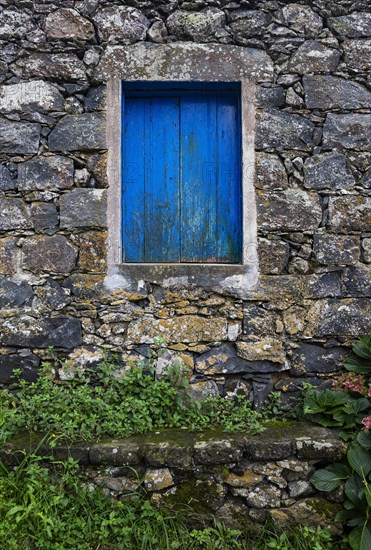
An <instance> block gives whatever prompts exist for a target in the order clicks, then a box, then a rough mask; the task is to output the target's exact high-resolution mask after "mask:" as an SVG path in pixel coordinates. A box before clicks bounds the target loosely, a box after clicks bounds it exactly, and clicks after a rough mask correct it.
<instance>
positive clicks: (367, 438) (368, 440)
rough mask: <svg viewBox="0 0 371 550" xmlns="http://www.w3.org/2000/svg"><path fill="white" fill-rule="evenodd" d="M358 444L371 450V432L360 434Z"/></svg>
mask: <svg viewBox="0 0 371 550" xmlns="http://www.w3.org/2000/svg"><path fill="white" fill-rule="evenodd" d="M357 442H358V443H359V444H360V445H361V446H362V447H364V448H365V449H367V450H368V451H370V450H371V432H369V431H368V432H363V431H362V432H359V434H358V435H357Z"/></svg>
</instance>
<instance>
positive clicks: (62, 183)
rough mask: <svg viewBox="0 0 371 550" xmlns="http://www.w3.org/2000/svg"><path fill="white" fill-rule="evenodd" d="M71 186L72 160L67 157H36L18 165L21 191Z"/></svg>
mask: <svg viewBox="0 0 371 550" xmlns="http://www.w3.org/2000/svg"><path fill="white" fill-rule="evenodd" d="M72 186H73V160H72V159H70V158H67V157H61V156H53V157H37V158H35V159H32V160H29V161H27V162H22V163H20V164H19V165H18V187H19V189H21V190H22V191H34V190H41V191H43V190H46V189H68V188H69V187H72Z"/></svg>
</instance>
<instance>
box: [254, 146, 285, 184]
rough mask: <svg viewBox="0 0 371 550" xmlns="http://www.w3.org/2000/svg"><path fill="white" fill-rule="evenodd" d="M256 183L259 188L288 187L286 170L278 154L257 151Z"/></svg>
mask: <svg viewBox="0 0 371 550" xmlns="http://www.w3.org/2000/svg"><path fill="white" fill-rule="evenodd" d="M254 185H255V187H257V188H258V189H287V187H288V179H287V174H286V170H285V167H284V165H283V162H282V161H281V160H280V158H279V157H278V156H277V155H272V154H268V153H256V159H255V180H254Z"/></svg>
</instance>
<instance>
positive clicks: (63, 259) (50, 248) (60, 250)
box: [22, 235, 77, 273]
mask: <svg viewBox="0 0 371 550" xmlns="http://www.w3.org/2000/svg"><path fill="white" fill-rule="evenodd" d="M22 253H23V258H22V265H23V269H26V270H28V271H32V272H33V273H43V272H48V271H50V272H52V273H69V272H70V271H72V270H73V268H74V267H75V264H76V259H77V250H76V249H75V247H74V246H73V245H72V244H71V243H70V242H69V240H68V239H66V237H64V236H63V235H53V236H52V237H47V236H45V235H39V236H37V237H29V238H28V239H25V241H24V244H23V247H22Z"/></svg>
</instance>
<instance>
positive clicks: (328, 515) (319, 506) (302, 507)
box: [269, 497, 342, 535]
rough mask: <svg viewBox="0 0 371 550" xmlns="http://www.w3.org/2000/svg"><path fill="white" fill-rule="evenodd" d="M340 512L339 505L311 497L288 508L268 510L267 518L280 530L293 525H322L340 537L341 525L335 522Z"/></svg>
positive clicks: (314, 526) (315, 526)
mask: <svg viewBox="0 0 371 550" xmlns="http://www.w3.org/2000/svg"><path fill="white" fill-rule="evenodd" d="M340 510H341V506H340V505H339V504H334V503H329V502H328V501H326V500H325V499H323V498H319V497H316V498H314V497H312V498H310V499H309V498H307V499H305V500H301V501H299V502H296V503H295V504H293V505H292V506H290V507H289V508H280V509H277V510H270V511H269V516H270V518H271V520H272V521H273V523H274V524H275V525H276V526H277V527H279V528H281V529H285V528H286V529H287V526H289V527H292V526H293V525H303V526H308V527H313V528H317V527H318V525H323V526H325V527H326V528H327V529H328V530H329V531H330V533H332V534H334V535H340V534H341V532H342V528H341V524H340V523H336V522H335V516H336V514H337V513H338V512H340Z"/></svg>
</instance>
